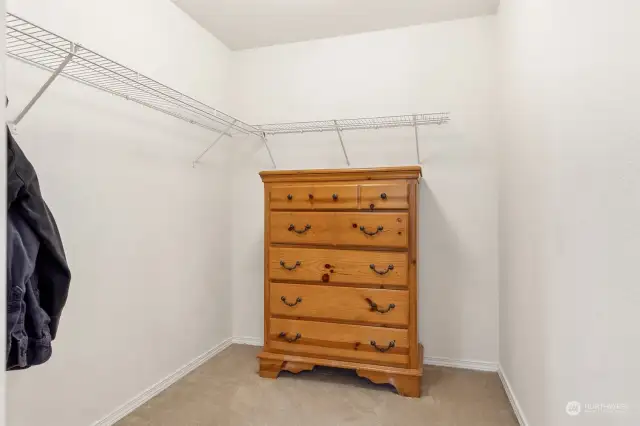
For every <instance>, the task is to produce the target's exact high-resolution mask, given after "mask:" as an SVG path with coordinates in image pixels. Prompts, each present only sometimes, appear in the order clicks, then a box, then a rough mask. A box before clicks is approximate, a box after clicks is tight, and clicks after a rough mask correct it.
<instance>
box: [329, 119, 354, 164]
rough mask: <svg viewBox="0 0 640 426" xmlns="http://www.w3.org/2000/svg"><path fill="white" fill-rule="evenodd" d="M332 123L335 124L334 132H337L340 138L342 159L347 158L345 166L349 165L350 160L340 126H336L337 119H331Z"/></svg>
mask: <svg viewBox="0 0 640 426" xmlns="http://www.w3.org/2000/svg"><path fill="white" fill-rule="evenodd" d="M333 123H334V124H335V126H336V132H338V138H339V139H340V146H342V153H343V154H344V159H345V160H347V166H350V165H351V162H350V161H349V156H348V155H347V150H346V149H345V147H344V141H343V140H342V133H341V132H340V126H338V121H337V120H333Z"/></svg>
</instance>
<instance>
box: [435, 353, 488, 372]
mask: <svg viewBox="0 0 640 426" xmlns="http://www.w3.org/2000/svg"><path fill="white" fill-rule="evenodd" d="M423 362H424V364H426V365H436V366H438V367H452V368H464V369H465V370H476V371H493V372H495V371H498V364H497V363H495V362H489V361H472V360H466V359H452V358H441V357H433V356H425V357H424V361H423Z"/></svg>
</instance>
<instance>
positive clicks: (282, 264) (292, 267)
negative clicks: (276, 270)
mask: <svg viewBox="0 0 640 426" xmlns="http://www.w3.org/2000/svg"><path fill="white" fill-rule="evenodd" d="M301 264H302V262H300V261H299V260H296V264H295V265H293V266H287V264H286V263H284V260H281V261H280V266H282V267H283V268H284V269H286V270H287V271H293V270H294V269H296V268H297V267H298V266H300V265H301Z"/></svg>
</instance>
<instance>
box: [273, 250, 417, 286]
mask: <svg viewBox="0 0 640 426" xmlns="http://www.w3.org/2000/svg"><path fill="white" fill-rule="evenodd" d="M407 269H408V255H407V253H396V252H383V251H357V250H329V249H312V248H290V247H271V248H269V274H270V277H271V279H274V280H290V281H315V282H321V283H348V284H351V283H353V284H376V285H389V286H405V287H406V286H407Z"/></svg>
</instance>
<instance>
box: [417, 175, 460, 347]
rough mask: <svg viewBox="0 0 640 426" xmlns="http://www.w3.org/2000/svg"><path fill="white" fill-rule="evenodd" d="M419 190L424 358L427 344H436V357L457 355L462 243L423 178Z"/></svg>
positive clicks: (420, 311) (421, 313)
mask: <svg viewBox="0 0 640 426" xmlns="http://www.w3.org/2000/svg"><path fill="white" fill-rule="evenodd" d="M419 188H420V194H419V195H420V206H419V208H420V222H419V241H420V247H419V264H418V268H419V281H418V282H419V283H420V288H419V290H418V291H419V298H420V299H419V306H420V309H419V315H420V318H419V321H420V323H419V324H420V325H419V328H420V330H421V333H420V339H421V340H422V344H423V345H425V356H428V355H430V354H432V352H431V351H430V347H429V342H434V346H436V345H437V346H436V347H437V348H438V354H442V353H447V354H457V353H460V352H461V349H462V348H461V342H462V341H463V340H464V337H463V336H461V335H460V323H462V312H461V308H462V305H461V304H460V303H458V302H457V300H459V294H458V291H457V290H458V288H459V287H460V286H459V285H458V283H461V282H462V281H463V280H464V276H463V273H462V269H463V268H464V264H465V261H464V259H463V252H462V248H461V243H460V241H459V239H458V236H457V235H456V234H455V232H454V231H453V228H452V226H451V225H450V224H449V222H448V221H447V219H446V218H445V215H444V212H443V209H442V208H441V206H440V205H439V204H438V201H437V199H436V197H435V194H434V193H433V192H432V190H431V188H429V185H428V183H427V181H426V179H424V178H423V179H422V180H421V182H420V185H419ZM427 313H428V318H427ZM436 342H437V343H436ZM433 355H437V354H433Z"/></svg>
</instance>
